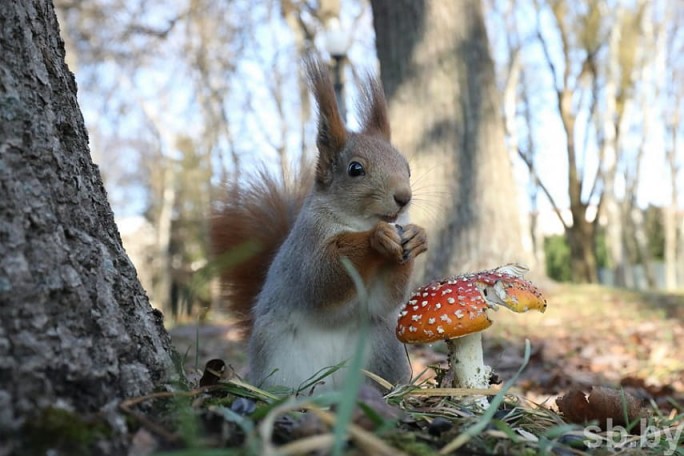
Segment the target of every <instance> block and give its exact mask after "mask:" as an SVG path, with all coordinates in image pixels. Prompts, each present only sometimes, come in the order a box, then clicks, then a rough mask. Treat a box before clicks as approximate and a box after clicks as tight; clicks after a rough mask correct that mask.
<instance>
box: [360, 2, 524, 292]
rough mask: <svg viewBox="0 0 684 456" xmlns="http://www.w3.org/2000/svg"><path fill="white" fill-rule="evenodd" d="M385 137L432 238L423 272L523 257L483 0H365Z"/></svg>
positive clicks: (417, 218) (437, 273)
mask: <svg viewBox="0 0 684 456" xmlns="http://www.w3.org/2000/svg"><path fill="white" fill-rule="evenodd" d="M371 5H372V8H373V24H374V28H375V33H376V46H377V52H378V57H379V59H380V68H381V73H382V81H383V84H384V87H385V91H386V94H387V97H388V104H389V112H390V122H391V125H392V134H393V136H392V140H393V143H394V144H395V145H396V146H397V147H398V149H399V150H401V151H403V152H404V153H405V154H406V155H407V156H408V157H409V162H410V163H411V167H412V173H413V174H412V175H413V180H414V194H415V196H414V202H413V203H412V204H413V209H412V214H411V215H412V218H413V221H414V222H416V223H418V224H421V225H423V226H424V227H425V228H426V230H427V232H428V236H429V239H430V245H431V247H430V250H429V252H428V255H426V256H427V268H426V271H425V275H426V277H424V279H428V278H435V277H441V276H445V275H448V274H455V273H459V272H464V271H471V270H478V269H481V268H484V267H492V266H496V265H499V264H502V263H508V262H512V261H518V262H522V263H529V262H530V261H531V260H532V258H531V255H530V254H529V252H526V251H525V250H524V248H523V246H522V238H523V233H522V229H521V227H520V211H519V209H518V205H519V201H518V196H517V195H518V192H517V189H516V186H515V182H514V181H513V176H512V165H511V159H510V157H509V156H508V155H507V152H506V148H505V143H504V132H503V124H502V118H501V112H500V110H499V105H498V97H499V94H498V91H497V88H496V84H495V77H494V65H493V62H492V60H491V58H490V55H489V48H488V40H487V33H486V30H485V25H484V19H483V13H482V5H481V4H480V0H462V1H458V2H452V1H446V2H442V1H437V0H424V1H415V0H372V1H371Z"/></svg>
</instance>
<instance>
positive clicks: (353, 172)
mask: <svg viewBox="0 0 684 456" xmlns="http://www.w3.org/2000/svg"><path fill="white" fill-rule="evenodd" d="M347 174H349V176H350V177H359V176H364V175H365V174H366V170H365V169H363V165H362V164H361V163H359V162H351V163H349V167H348V168H347Z"/></svg>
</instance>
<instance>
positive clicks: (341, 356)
mask: <svg viewBox="0 0 684 456" xmlns="http://www.w3.org/2000/svg"><path fill="white" fill-rule="evenodd" d="M305 66H306V71H307V75H308V80H309V85H310V88H311V90H312V92H313V95H314V98H315V100H316V104H317V106H318V133H317V139H316V145H317V148H318V158H317V162H316V166H315V169H314V170H312V172H310V173H309V175H310V176H309V177H306V176H307V175H306V173H305V177H303V178H302V179H300V181H299V182H297V183H296V184H295V185H294V187H293V188H292V187H289V188H288V186H287V185H286V184H285V183H283V182H279V181H278V180H277V179H275V178H273V177H270V176H269V174H268V173H266V172H261V173H260V174H258V176H257V178H256V179H252V181H251V182H250V183H248V184H247V185H246V186H245V185H243V186H237V187H236V188H234V189H233V191H232V192H231V193H229V198H228V199H227V201H226V202H225V204H224V206H223V207H221V208H220V209H218V210H217V212H216V213H215V214H214V216H213V218H212V223H211V238H212V244H213V250H214V253H215V254H216V255H227V257H228V258H230V255H231V252H233V253H235V252H240V254H239V255H238V254H237V253H235V255H237V256H239V257H240V258H241V259H242V261H240V262H239V264H232V265H231V267H227V268H225V269H224V270H223V271H222V273H221V284H222V288H223V290H224V292H225V295H226V299H227V301H228V305H229V307H230V308H231V309H233V310H234V311H236V312H237V313H239V314H241V315H242V316H244V317H246V319H247V326H248V334H249V343H248V363H249V367H248V379H249V380H250V381H251V382H252V383H254V384H255V385H260V386H262V387H269V386H277V385H280V386H286V387H289V388H292V389H298V388H299V387H300V386H301V385H303V384H304V383H305V382H306V381H307V380H309V379H311V377H313V376H314V375H315V374H316V373H318V372H319V371H321V370H322V369H324V368H326V367H330V366H334V365H337V364H340V363H342V362H344V361H346V360H348V359H350V358H352V356H353V354H354V351H355V349H356V340H357V338H358V334H359V329H358V328H359V324H360V318H361V315H362V314H363V312H362V311H361V310H363V309H361V308H360V306H361V305H366V304H364V303H361V302H360V300H359V296H358V293H357V289H356V287H355V285H354V282H353V279H352V278H351V276H350V274H349V273H348V272H347V270H346V269H345V266H344V264H343V261H342V259H343V258H347V259H348V260H349V261H350V262H351V264H352V265H353V267H354V268H355V269H356V271H357V272H358V274H359V276H360V277H361V279H362V280H363V284H364V287H365V289H366V290H367V300H366V301H365V303H367V309H365V310H367V315H368V318H369V325H370V327H369V331H370V332H369V336H368V339H367V340H368V346H367V347H366V349H367V350H368V351H367V356H366V358H365V359H366V360H367V361H366V365H365V368H366V369H367V370H369V371H371V372H373V373H375V374H377V375H379V376H380V377H382V378H384V379H386V380H388V381H389V382H391V383H393V384H396V383H399V382H405V381H408V380H409V376H410V369H409V365H408V361H407V357H406V353H405V350H404V348H403V346H402V344H401V343H400V342H399V341H398V340H397V339H396V336H395V329H394V328H395V326H396V319H397V316H398V310H399V307H400V306H401V304H402V303H403V302H404V301H405V300H406V299H407V297H408V292H409V289H408V287H409V286H410V276H411V272H412V269H413V263H414V259H415V258H416V257H417V256H418V255H420V254H421V253H423V252H425V251H426V250H427V239H426V234H425V230H424V229H423V228H421V227H419V226H416V225H413V224H408V223H407V209H408V207H409V203H410V202H411V196H412V193H411V186H410V169H409V165H408V162H407V160H406V159H405V157H404V156H403V155H402V154H401V153H400V152H399V151H397V150H396V149H395V148H394V147H393V146H392V145H391V144H390V126H389V121H388V115H387V106H386V102H385V97H384V94H383V90H382V87H381V84H380V82H379V81H378V80H377V79H374V78H372V77H369V78H368V81H367V82H366V84H365V85H364V86H363V87H361V88H360V92H361V99H362V100H361V103H360V104H359V105H360V110H361V114H362V129H361V131H360V132H358V133H356V132H350V131H348V130H347V129H346V127H345V124H344V121H343V120H342V117H341V115H340V113H339V110H338V107H337V102H336V98H335V93H334V90H333V86H332V83H331V81H330V76H329V73H328V70H327V68H325V66H324V65H323V64H322V63H321V62H320V61H319V60H318V59H316V58H315V57H310V58H308V59H307V60H306V61H305ZM229 261H230V260H229ZM234 263H235V262H234ZM343 379H344V374H343V370H339V371H337V372H335V373H334V374H332V375H331V376H330V377H326V378H324V379H323V382H324V384H323V385H321V386H320V387H319V388H323V389H327V390H330V389H338V388H339V387H340V386H341V382H342V381H343Z"/></svg>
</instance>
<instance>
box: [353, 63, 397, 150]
mask: <svg viewBox="0 0 684 456" xmlns="http://www.w3.org/2000/svg"><path fill="white" fill-rule="evenodd" d="M360 92H361V94H360V95H361V98H360V100H359V107H360V109H359V111H360V112H361V118H362V119H363V123H362V125H363V132H364V133H366V134H375V135H380V136H382V137H383V138H384V139H385V140H387V141H390V137H391V131H390V125H389V119H388V118H387V103H386V102H385V95H384V93H383V90H382V84H381V83H380V81H378V80H377V79H376V78H374V77H372V76H371V75H370V74H369V75H368V77H367V80H366V83H365V84H364V85H363V86H362V87H361V91H360Z"/></svg>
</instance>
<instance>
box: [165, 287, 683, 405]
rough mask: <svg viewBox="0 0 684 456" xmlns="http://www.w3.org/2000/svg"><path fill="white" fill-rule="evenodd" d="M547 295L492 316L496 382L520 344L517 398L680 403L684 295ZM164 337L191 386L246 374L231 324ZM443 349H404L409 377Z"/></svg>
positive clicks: (185, 328) (488, 342)
mask: <svg viewBox="0 0 684 456" xmlns="http://www.w3.org/2000/svg"><path fill="white" fill-rule="evenodd" d="M545 294H546V296H547V298H548V303H549V305H548V310H547V311H546V313H545V314H538V313H528V314H514V313H512V312H508V311H507V310H505V309H501V310H499V311H497V312H490V314H491V316H492V319H493V320H494V325H493V326H492V327H491V328H490V329H489V331H488V332H487V333H486V334H485V336H484V344H485V358H486V361H487V363H488V364H490V365H491V366H492V367H493V368H494V370H495V372H496V373H497V374H498V375H499V376H500V377H501V378H502V379H504V380H506V379H507V378H510V377H511V376H512V374H513V373H514V372H515V371H516V370H517V369H518V368H519V367H520V365H521V363H522V356H523V347H524V341H525V339H526V338H527V339H529V340H530V342H531V346H532V357H531V359H530V362H529V364H528V366H527V367H526V369H525V371H524V373H523V375H522V376H521V379H520V380H519V381H518V384H517V385H516V387H515V390H516V392H518V393H520V394H522V395H523V396H525V397H526V398H527V399H529V400H531V401H533V402H535V403H544V402H548V401H553V400H554V399H555V397H556V396H557V395H559V394H564V393H565V392H567V391H568V390H569V389H571V388H578V389H589V387H591V386H622V387H624V388H625V389H626V390H628V391H630V392H631V393H632V394H634V395H636V396H637V397H640V398H643V399H646V400H653V401H655V402H657V403H658V404H659V405H660V406H661V407H662V408H664V409H666V408H667V407H668V403H671V401H672V400H676V401H679V402H680V403H682V402H684V353H683V352H682V350H683V349H684V294H661V293H638V292H632V291H625V290H616V289H611V288H605V287H600V286H575V285H550V286H549V287H547V289H546V290H545ZM170 333H171V336H172V339H173V341H174V345H175V346H176V349H177V350H178V351H179V353H180V354H181V355H184V356H185V366H186V372H187V373H188V376H189V377H190V379H191V380H192V379H197V378H199V375H200V373H201V372H200V371H201V369H202V368H203V367H204V364H205V363H206V361H208V360H209V359H212V358H221V359H223V360H224V361H225V362H226V363H227V364H228V365H229V366H231V367H232V368H233V369H234V371H235V372H236V373H237V374H238V375H244V373H245V364H246V350H245V343H244V341H243V340H242V339H241V336H240V332H239V330H238V328H237V326H236V325H235V322H234V321H231V320H230V319H229V318H227V317H225V316H214V317H211V318H209V320H208V321H207V323H205V324H201V325H199V326H198V325H196V324H190V325H179V326H176V327H174V328H172V329H171V330H170ZM444 350H445V347H444V344H443V343H435V344H432V345H423V346H413V347H410V356H411V361H412V365H413V371H414V373H419V372H421V371H423V370H424V369H425V367H427V366H430V365H435V364H439V363H441V362H443V361H444V360H445V352H444ZM431 372H432V371H431V370H429V373H428V375H431V374H430V373H431ZM549 403H552V402H549Z"/></svg>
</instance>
